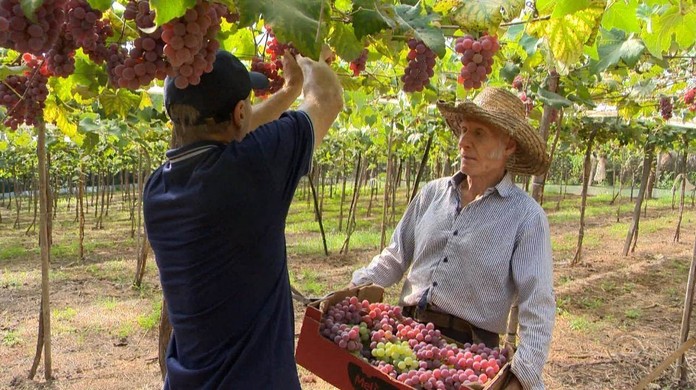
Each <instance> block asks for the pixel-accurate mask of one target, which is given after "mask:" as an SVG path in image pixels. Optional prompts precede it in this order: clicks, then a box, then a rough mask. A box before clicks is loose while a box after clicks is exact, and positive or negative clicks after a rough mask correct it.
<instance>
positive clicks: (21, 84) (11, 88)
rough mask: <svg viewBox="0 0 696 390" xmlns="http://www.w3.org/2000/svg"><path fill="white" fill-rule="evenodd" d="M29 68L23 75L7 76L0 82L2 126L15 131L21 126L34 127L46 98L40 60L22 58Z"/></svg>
mask: <svg viewBox="0 0 696 390" xmlns="http://www.w3.org/2000/svg"><path fill="white" fill-rule="evenodd" d="M22 61H23V62H24V64H25V65H26V66H27V67H28V68H29V69H28V70H27V71H25V72H24V74H23V75H21V76H20V75H10V76H7V77H6V78H5V79H4V80H3V81H2V82H0V105H2V106H4V107H5V108H7V116H6V117H5V121H4V124H5V126H7V127H9V128H11V129H13V130H16V129H17V128H18V127H19V126H20V125H21V124H22V123H25V124H27V125H29V126H33V125H36V123H37V118H38V117H39V116H40V115H41V113H42V112H43V109H44V103H45V102H46V97H48V87H47V86H46V85H47V83H48V75H49V72H48V69H47V68H46V66H45V63H44V61H43V57H37V56H34V55H32V54H30V53H24V54H23V55H22Z"/></svg>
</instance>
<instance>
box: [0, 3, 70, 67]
mask: <svg viewBox="0 0 696 390" xmlns="http://www.w3.org/2000/svg"><path fill="white" fill-rule="evenodd" d="M64 6H65V0H44V1H43V2H41V6H39V7H38V8H37V9H36V11H35V14H34V16H35V19H34V20H30V19H28V18H27V17H26V16H25V15H24V11H23V10H22V5H21V2H20V0H3V1H2V2H1V3H0V46H2V47H6V48H10V49H13V50H16V51H18V52H20V53H31V54H34V55H43V54H44V53H45V52H47V51H48V50H50V49H51V47H52V46H53V43H54V42H55V41H56V39H57V37H58V35H59V34H60V31H61V28H62V26H63V23H64V21H65V10H64Z"/></svg>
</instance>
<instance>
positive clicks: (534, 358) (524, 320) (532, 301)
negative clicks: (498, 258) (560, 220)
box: [512, 210, 556, 390]
mask: <svg viewBox="0 0 696 390" xmlns="http://www.w3.org/2000/svg"><path fill="white" fill-rule="evenodd" d="M512 274H513V275H512V277H513V281H514V283H515V286H516V287H517V294H518V305H519V327H520V328H519V335H520V343H519V346H518V349H517V351H516V352H515V356H514V358H513V359H512V372H513V373H514V374H515V376H516V377H517V378H518V379H519V380H520V383H522V386H523V387H524V389H525V390H529V389H531V390H543V389H544V382H543V380H542V375H541V373H542V370H543V368H544V364H545V363H546V359H547V357H548V354H549V347H550V344H551V335H552V333H553V326H554V322H555V315H556V302H555V298H554V294H553V260H552V256H551V238H550V235H549V223H548V220H547V219H546V215H545V214H544V212H543V210H539V212H538V213H536V214H535V215H532V216H530V218H528V219H527V221H526V222H525V224H524V225H523V227H522V230H521V234H520V235H519V239H518V241H517V243H516V246H515V250H514V253H513V256H512Z"/></svg>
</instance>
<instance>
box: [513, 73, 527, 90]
mask: <svg viewBox="0 0 696 390" xmlns="http://www.w3.org/2000/svg"><path fill="white" fill-rule="evenodd" d="M512 87H513V88H515V89H516V90H517V91H518V92H522V90H523V89H524V79H523V78H522V76H520V75H517V76H515V79H514V80H512Z"/></svg>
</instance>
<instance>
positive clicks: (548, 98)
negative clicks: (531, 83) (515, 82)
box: [537, 87, 573, 108]
mask: <svg viewBox="0 0 696 390" xmlns="http://www.w3.org/2000/svg"><path fill="white" fill-rule="evenodd" d="M537 98H538V99H539V100H540V101H542V102H544V103H546V104H548V105H549V106H551V107H553V108H562V107H569V106H572V105H573V102H571V101H570V100H568V99H566V98H564V97H563V96H561V95H559V94H557V93H555V92H551V91H549V90H546V89H544V88H541V87H539V89H538V90H537Z"/></svg>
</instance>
